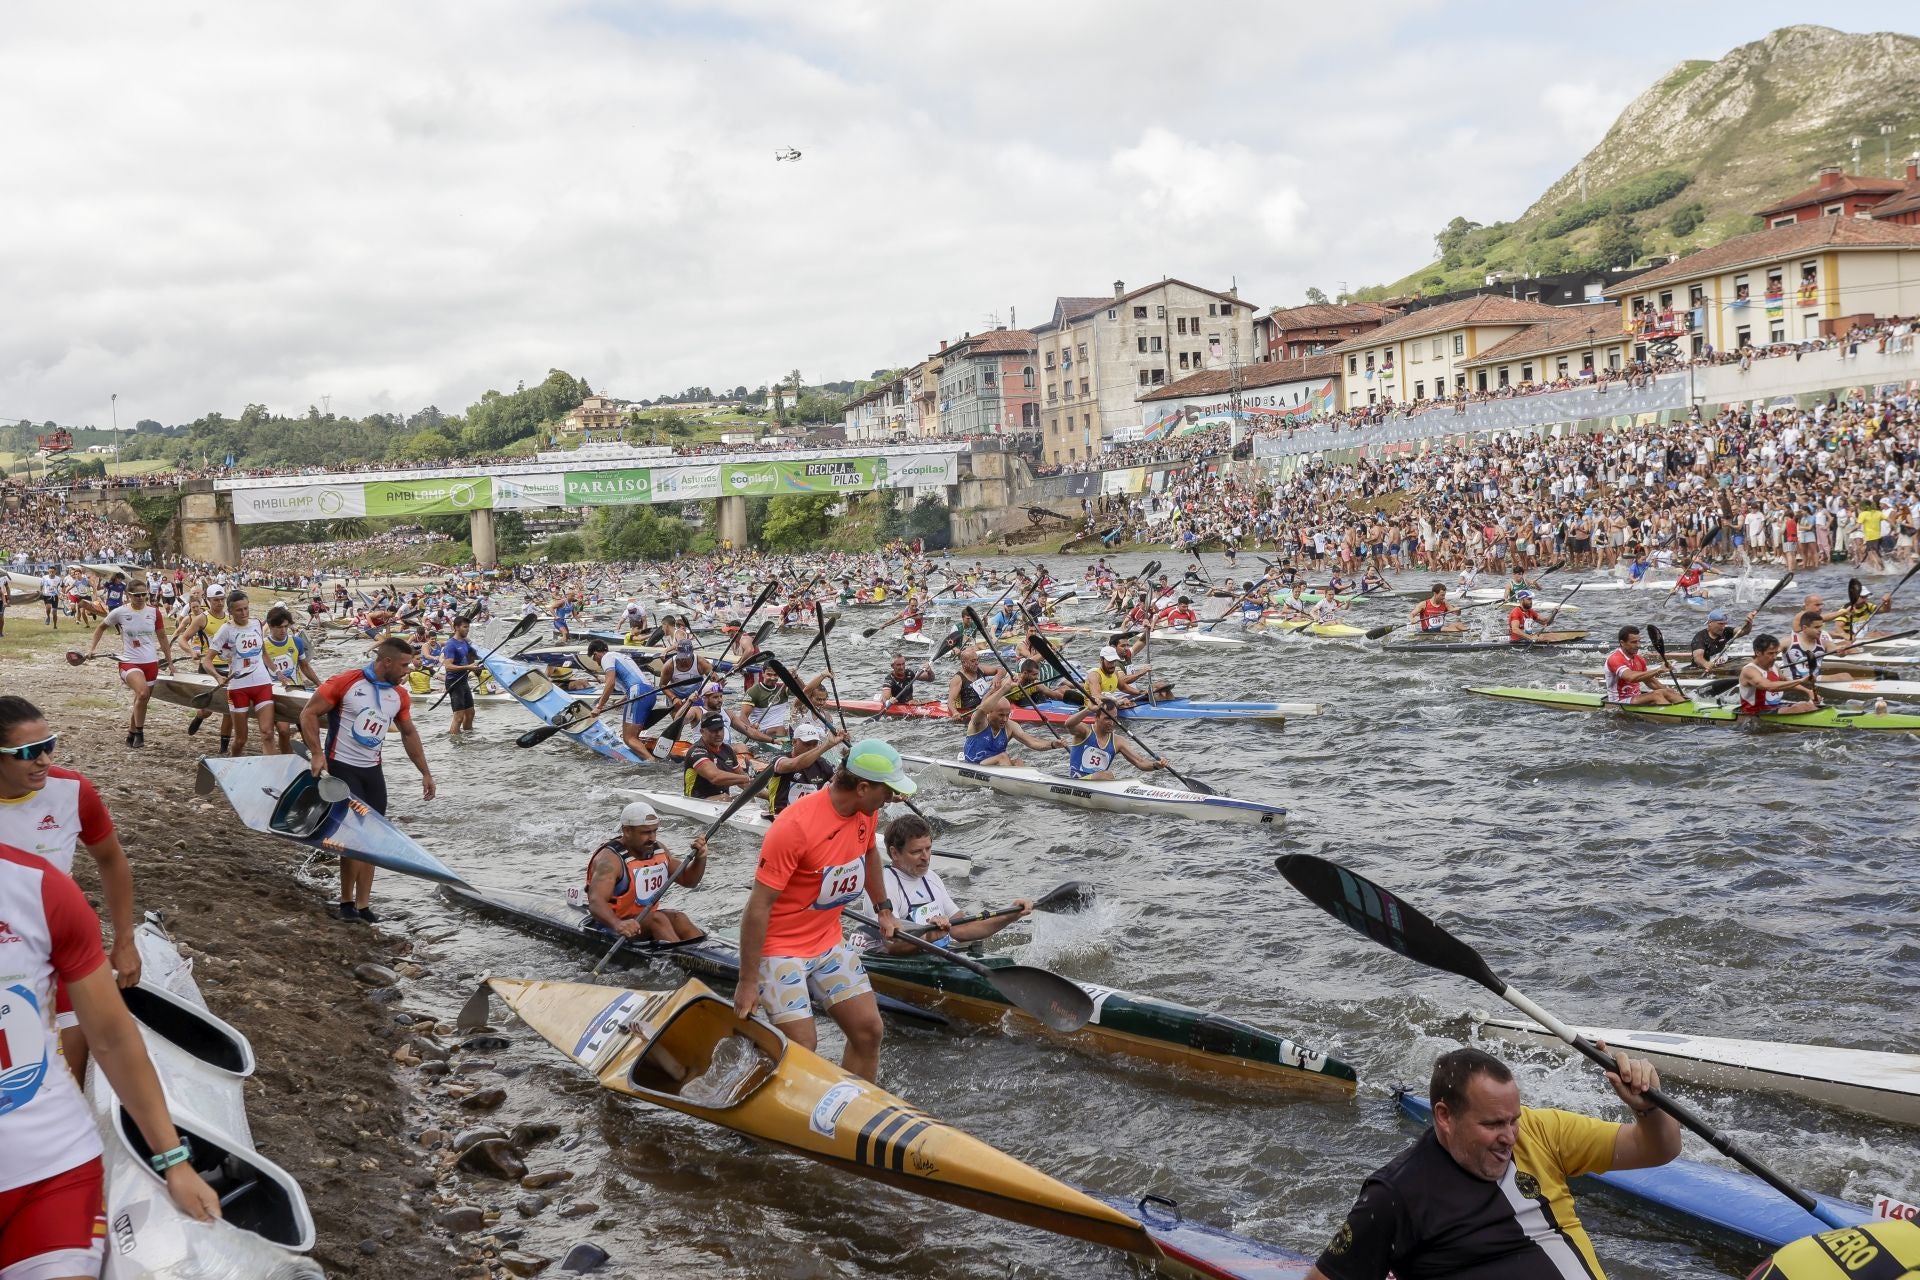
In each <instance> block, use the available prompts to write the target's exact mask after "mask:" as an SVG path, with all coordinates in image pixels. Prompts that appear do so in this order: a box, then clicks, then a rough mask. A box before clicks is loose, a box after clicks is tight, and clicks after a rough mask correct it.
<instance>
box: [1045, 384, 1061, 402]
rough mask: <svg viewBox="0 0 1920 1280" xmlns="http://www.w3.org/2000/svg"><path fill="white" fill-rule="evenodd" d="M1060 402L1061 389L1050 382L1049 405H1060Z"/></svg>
mask: <svg viewBox="0 0 1920 1280" xmlns="http://www.w3.org/2000/svg"><path fill="white" fill-rule="evenodd" d="M1059 400H1060V388H1059V387H1057V386H1055V385H1054V384H1053V383H1051V382H1049V383H1048V384H1047V403H1048V404H1057V403H1059Z"/></svg>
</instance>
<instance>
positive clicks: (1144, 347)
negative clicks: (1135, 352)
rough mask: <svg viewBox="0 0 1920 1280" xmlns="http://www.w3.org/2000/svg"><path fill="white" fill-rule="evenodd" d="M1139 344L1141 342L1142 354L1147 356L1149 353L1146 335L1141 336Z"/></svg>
mask: <svg viewBox="0 0 1920 1280" xmlns="http://www.w3.org/2000/svg"><path fill="white" fill-rule="evenodd" d="M1139 342H1140V354H1141V355H1145V354H1146V353H1147V336H1146V335H1145V334H1141V335H1140V338H1139Z"/></svg>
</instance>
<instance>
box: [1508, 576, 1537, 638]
mask: <svg viewBox="0 0 1920 1280" xmlns="http://www.w3.org/2000/svg"><path fill="white" fill-rule="evenodd" d="M1546 625H1547V623H1546V620H1545V619H1544V618H1542V617H1541V616H1540V615H1539V613H1537V612H1535V610H1534V607H1533V592H1532V591H1531V590H1529V589H1528V588H1526V587H1522V588H1520V590H1518V591H1516V592H1514V593H1513V608H1511V609H1509V610H1507V640H1508V642H1509V643H1511V644H1532V643H1533V637H1534V633H1535V632H1537V631H1543V630H1545V629H1546Z"/></svg>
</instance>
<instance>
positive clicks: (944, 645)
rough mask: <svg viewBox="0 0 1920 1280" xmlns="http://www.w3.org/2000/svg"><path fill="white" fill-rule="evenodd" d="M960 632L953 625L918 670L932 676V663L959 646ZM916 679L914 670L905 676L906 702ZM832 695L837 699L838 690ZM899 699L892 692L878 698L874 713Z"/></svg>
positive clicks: (883, 712)
mask: <svg viewBox="0 0 1920 1280" xmlns="http://www.w3.org/2000/svg"><path fill="white" fill-rule="evenodd" d="M962 634H963V633H962V632H961V629H960V628H959V627H955V628H954V629H953V630H951V631H949V632H947V636H946V639H944V640H942V641H941V642H940V647H939V648H937V649H935V650H934V651H933V653H932V654H931V655H930V656H929V657H928V658H927V660H926V662H925V663H924V664H923V665H922V666H921V668H920V670H921V671H924V672H926V673H927V678H928V679H933V678H934V675H933V664H934V663H936V662H938V661H940V659H942V658H944V657H946V656H947V655H948V654H949V653H952V652H953V651H954V650H955V649H957V648H959V646H960V641H961V638H962ZM918 679H920V673H919V672H915V673H914V674H912V675H910V676H908V677H907V689H906V693H907V696H906V698H905V700H906V701H908V702H911V701H912V700H913V699H912V696H911V695H912V693H913V684H914V681H916V680H918ZM834 696H835V700H836V701H838V698H839V691H838V690H835V691H834ZM900 701H902V699H901V698H896V697H894V696H893V695H892V694H888V695H887V696H886V697H885V698H883V699H881V700H880V710H879V711H877V712H875V713H874V714H876V715H882V716H884V715H885V714H887V709H888V708H889V707H891V706H893V705H894V704H895V703H897V702H900Z"/></svg>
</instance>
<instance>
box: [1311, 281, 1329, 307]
mask: <svg viewBox="0 0 1920 1280" xmlns="http://www.w3.org/2000/svg"><path fill="white" fill-rule="evenodd" d="M1326 301H1327V295H1326V294H1324V293H1322V292H1320V291H1319V290H1318V289H1316V288H1314V287H1313V286H1312V285H1308V286H1307V302H1308V304H1309V305H1312V306H1320V305H1324V304H1325V303H1326Z"/></svg>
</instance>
